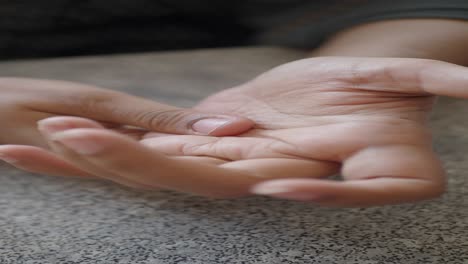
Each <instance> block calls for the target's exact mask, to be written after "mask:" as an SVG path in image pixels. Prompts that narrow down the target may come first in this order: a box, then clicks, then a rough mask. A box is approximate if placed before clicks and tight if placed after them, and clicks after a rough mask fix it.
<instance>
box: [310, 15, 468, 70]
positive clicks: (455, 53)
mask: <svg viewBox="0 0 468 264" xmlns="http://www.w3.org/2000/svg"><path fill="white" fill-rule="evenodd" d="M466 46H468V22H466V21H458V20H444V19H402V20H389V21H380V22H374V23H369V24H364V25H359V26H356V27H353V28H350V29H347V30H344V31H342V32H339V33H337V34H336V35H335V36H333V37H331V38H330V39H329V40H328V41H326V42H325V43H324V44H323V45H322V46H321V47H319V48H318V49H316V50H314V51H313V52H312V53H311V55H312V56H354V57H361V56H362V57H404V58H422V59H434V60H442V61H447V62H452V63H456V64H461V65H468V53H467V52H466Z"/></svg>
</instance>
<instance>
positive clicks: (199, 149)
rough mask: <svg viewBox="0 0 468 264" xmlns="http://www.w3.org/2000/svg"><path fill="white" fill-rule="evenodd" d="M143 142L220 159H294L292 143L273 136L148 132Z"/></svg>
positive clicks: (182, 153) (169, 152) (173, 152)
mask: <svg viewBox="0 0 468 264" xmlns="http://www.w3.org/2000/svg"><path fill="white" fill-rule="evenodd" d="M140 142H141V143H142V144H143V145H145V146H148V147H150V148H152V149H155V150H157V151H159V152H162V153H164V154H166V155H171V156H209V157H215V158H221V159H224V160H232V161H235V160H243V159H261V158H291V159H295V158H297V156H296V155H295V153H296V152H297V151H296V149H297V148H296V147H295V146H292V145H291V144H287V143H286V141H282V140H277V139H276V138H259V137H248V136H241V137H211V136H193V135H175V136H174V135H168V136H159V135H156V136H151V137H146V138H144V139H142V140H141V141H140Z"/></svg>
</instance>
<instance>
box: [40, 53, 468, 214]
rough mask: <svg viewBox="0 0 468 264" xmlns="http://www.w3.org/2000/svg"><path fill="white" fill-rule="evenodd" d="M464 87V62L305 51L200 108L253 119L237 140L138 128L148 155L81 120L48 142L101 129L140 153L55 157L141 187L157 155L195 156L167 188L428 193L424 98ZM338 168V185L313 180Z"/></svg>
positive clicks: (362, 195) (154, 178)
mask: <svg viewBox="0 0 468 264" xmlns="http://www.w3.org/2000/svg"><path fill="white" fill-rule="evenodd" d="M467 84H468V71H467V70H466V69H465V68H463V67H460V66H456V65H452V64H448V63H443V62H437V61H429V60H416V59H368V58H314V59H307V60H301V61H297V62H293V63H290V64H286V65H283V66H280V67H278V68H276V69H273V70H272V71H269V72H267V73H265V74H263V75H261V76H260V77H258V78H257V79H255V80H253V81H251V82H249V83H247V84H245V85H242V86H239V87H236V88H233V89H230V90H226V91H223V92H221V93H219V94H217V95H214V96H212V97H210V98H208V99H207V100H205V101H204V102H202V103H201V104H200V105H199V106H198V107H197V108H198V109H199V110H203V111H218V112H221V111H223V112H232V113H237V114H240V115H244V116H246V117H249V118H251V119H253V120H254V121H255V122H256V123H257V126H256V129H255V130H253V131H250V132H248V133H245V134H243V135H242V136H241V137H223V138H214V137H204V136H180V135H177V136H176V135H167V134H148V135H146V139H145V140H143V141H142V143H143V144H145V145H150V146H151V147H152V148H154V149H156V150H158V151H159V152H156V151H155V150H151V151H150V150H149V149H148V148H144V147H142V146H139V145H137V144H136V142H132V143H130V142H129V141H128V139H125V140H124V139H123V138H117V135H116V134H115V133H114V134H113V133H111V132H109V131H105V130H103V129H102V128H97V127H95V126H96V124H93V125H91V124H90V123H87V124H86V125H85V127H86V126H94V127H95V128H94V129H91V128H87V129H85V130H79V129H78V130H77V129H70V130H67V131H65V132H61V133H62V134H61V135H59V136H57V135H56V138H57V137H59V138H60V140H62V141H63V140H64V139H67V138H68V139H70V138H75V139H77V138H80V139H81V140H83V139H85V138H88V139H89V138H91V137H94V138H97V137H98V136H97V135H99V140H101V141H104V140H107V141H106V144H107V146H108V147H110V146H112V147H117V146H128V144H131V146H132V151H135V152H138V155H139V158H138V159H133V160H132V159H130V158H129V157H134V156H135V155H126V154H127V153H117V152H111V153H112V155H109V156H106V155H99V156H96V155H94V154H93V157H92V158H86V159H87V161H86V162H88V163H87V164H83V163H80V162H74V160H77V159H76V153H75V154H73V153H70V152H68V153H65V152H67V151H69V150H65V151H62V153H65V157H68V161H70V162H72V163H74V165H76V166H81V167H82V168H86V169H87V170H89V171H93V170H94V171H95V172H97V173H98V174H99V171H100V173H101V174H102V173H103V171H107V172H112V174H113V175H112V176H110V177H111V178H112V177H117V176H115V175H116V174H117V175H118V176H119V177H123V178H126V179H127V180H129V179H130V180H132V179H133V180H134V182H138V184H140V185H141V184H148V185H152V186H154V185H157V184H158V181H161V178H160V177H159V175H158V174H157V173H154V172H152V171H151V170H152V169H157V168H158V165H160V163H159V162H158V163H156V162H151V160H152V158H151V157H150V156H151V155H154V156H153V157H154V159H155V160H156V161H158V160H159V159H160V158H161V157H162V156H161V155H160V152H163V153H166V154H168V155H172V156H173V157H171V158H170V160H171V161H176V160H177V159H189V160H190V159H192V161H198V162H197V163H193V162H191V163H190V164H189V165H188V167H182V168H181V169H180V168H179V169H178V168H177V167H172V170H173V171H174V172H173V174H175V175H173V176H177V181H176V180H173V181H172V182H168V180H167V179H166V180H163V181H165V182H164V184H162V185H163V186H164V187H167V188H172V189H177V190H182V191H189V192H190V191H191V192H195V193H200V194H205V195H207V194H209V193H210V190H211V193H216V195H217V196H232V195H240V194H246V192H247V190H246V189H245V188H249V187H251V184H254V183H258V182H259V181H261V180H262V177H268V178H270V177H273V178H283V177H292V178H297V179H290V180H273V181H265V182H263V183H261V184H258V185H257V186H256V187H255V188H254V189H253V190H254V192H256V193H260V194H268V195H272V196H276V197H284V198H292V199H300V200H310V201H313V202H316V203H319V204H322V205H330V206H371V205H381V204H390V203H401V202H409V201H416V200H420V199H426V198H431V197H435V196H437V195H439V194H440V193H441V192H442V191H443V189H444V173H443V170H442V167H441V164H440V161H439V160H438V159H437V157H436V156H435V155H434V153H433V151H432V149H431V140H430V135H429V131H428V129H427V127H426V118H427V113H428V112H429V110H430V108H431V106H432V103H433V101H434V98H433V96H432V94H443V95H450V96H460V97H467V93H466V92H465V91H466V86H467ZM62 121H63V120H62ZM86 122H90V121H86ZM49 123H50V121H49ZM89 129H91V130H89ZM86 133H87V134H86ZM105 133H106V135H107V137H106V139H104V138H105V137H104V136H103V135H104V134H105ZM111 135H112V138H111ZM152 137H153V138H152ZM107 153H109V152H107ZM73 155H75V156H73ZM117 156H118V157H117ZM178 156H183V157H178ZM85 157H86V156H85ZM145 157H146V158H145ZM82 158H83V157H82V156H80V159H82ZM116 160H118V161H119V162H115V161H116ZM139 160H145V161H144V162H139ZM179 161H180V160H179ZM89 162H91V163H92V164H93V166H94V168H90V167H92V166H90V164H89ZM203 163H205V164H203ZM132 164H138V165H132ZM209 164H211V166H210V165H209ZM96 166H97V167H99V169H98V170H97V169H96ZM198 166H202V167H203V169H207V170H208V168H209V170H211V171H210V173H209V174H211V175H209V174H206V177H205V178H203V170H200V169H198V170H193V169H192V168H193V167H195V168H197V167H198ZM169 167H171V165H169ZM166 168H167V167H166ZM221 169H222V170H221ZM340 169H341V172H342V174H343V177H344V181H331V180H326V179H318V178H322V177H327V176H329V175H332V174H334V173H336V172H338V171H339V170H340ZM187 171H188V172H189V173H187ZM235 172H237V173H235ZM180 173H185V174H186V175H184V176H180ZM193 175H195V176H193ZM108 176H109V175H108ZM143 176H144V177H143ZM192 176H193V177H192ZM233 176H235V179H234V178H233ZM252 177H256V180H254V179H253V178H252ZM306 177H313V178H317V179H305V178H306ZM263 179H264V178H263ZM114 180H116V179H114ZM116 181H117V180H116ZM181 185H184V186H182V187H181ZM204 187H206V188H204Z"/></svg>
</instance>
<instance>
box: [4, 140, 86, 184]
mask: <svg viewBox="0 0 468 264" xmlns="http://www.w3.org/2000/svg"><path fill="white" fill-rule="evenodd" d="M0 159H2V160H4V161H5V162H7V163H9V164H10V165H12V166H14V167H16V168H18V169H21V170H25V171H29V172H33V173H38V174H45V175H51V176H70V177H74V176H78V177H93V175H91V174H89V173H87V172H85V171H83V170H80V169H79V168H77V167H75V166H73V165H71V164H70V163H68V162H66V161H64V160H63V159H61V158H60V157H58V156H57V155H56V154H54V153H51V152H49V151H46V150H44V149H41V148H38V147H32V146H20V145H2V146H0Z"/></svg>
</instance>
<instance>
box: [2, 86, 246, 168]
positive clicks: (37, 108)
mask: <svg viewBox="0 0 468 264" xmlns="http://www.w3.org/2000/svg"><path fill="white" fill-rule="evenodd" d="M62 115H70V116H82V117H89V118H92V119H94V120H98V121H100V122H101V125H103V124H104V125H105V126H106V127H107V128H112V129H113V130H115V131H118V132H119V133H123V134H127V135H134V136H136V137H137V136H138V135H141V134H142V133H143V132H144V131H148V130H151V131H166V132H170V133H176V134H179V133H180V134H198V135H214V136H221V135H236V134H239V133H242V132H244V131H246V130H248V129H250V128H251V127H252V126H253V123H252V122H251V121H250V120H247V119H245V118H241V117H235V116H229V115H219V114H210V113H203V112H198V111H194V110H190V109H180V108H176V107H172V106H168V105H163V104H159V103H156V102H152V101H149V100H145V99H142V98H138V97H135V96H131V95H127V94H123V93H119V92H114V91H110V90H106V89H101V88H97V87H93V86H90V85H84V84H77V83H70V82H62V81H50V80H34V79H19V78H0V122H1V124H3V125H2V127H1V129H0V144H10V145H4V146H1V148H2V149H4V150H5V151H4V152H1V153H0V158H2V159H4V160H7V161H10V162H11V161H13V160H16V161H18V162H16V163H15V165H16V166H17V167H19V168H23V169H27V170H32V171H35V172H41V170H42V169H46V168H47V166H50V169H53V170H54V171H57V173H59V172H61V171H62V168H63V166H64V165H63V164H62V163H63V162H61V159H60V158H58V157H57V155H53V154H52V153H48V152H46V151H45V150H44V149H48V143H47V142H46V140H45V139H44V138H43V136H42V135H41V134H40V133H39V131H38V130H37V121H38V120H41V119H44V118H49V117H54V116H62ZM128 125H131V126H133V127H132V128H129V127H128ZM145 129H146V130H145ZM17 145H24V146H17ZM33 146H34V147H33ZM45 154H47V155H45ZM50 169H46V171H47V172H50ZM54 174H56V173H54ZM69 174H73V175H88V173H85V172H83V171H81V170H79V169H77V168H75V169H73V170H71V171H69Z"/></svg>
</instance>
